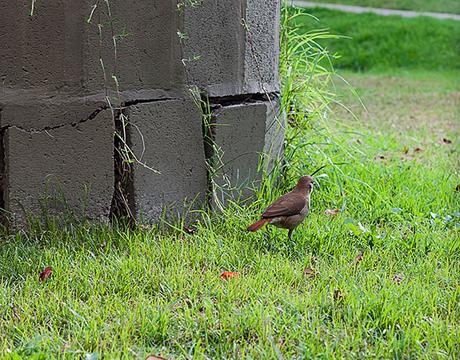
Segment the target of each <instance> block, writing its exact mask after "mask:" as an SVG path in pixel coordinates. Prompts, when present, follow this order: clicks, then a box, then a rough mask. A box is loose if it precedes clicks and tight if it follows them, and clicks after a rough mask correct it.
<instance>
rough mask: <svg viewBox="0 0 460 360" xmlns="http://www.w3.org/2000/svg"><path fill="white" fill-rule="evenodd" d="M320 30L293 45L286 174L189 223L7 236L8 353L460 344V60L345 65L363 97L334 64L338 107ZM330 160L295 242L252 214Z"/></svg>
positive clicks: (308, 352)
mask: <svg viewBox="0 0 460 360" xmlns="http://www.w3.org/2000/svg"><path fill="white" fill-rule="evenodd" d="M376 30H378V31H380V29H379V28H376ZM433 31H435V30H433ZM283 34H284V35H286V34H288V35H289V36H293V33H287V32H283ZM284 35H283V36H284ZM372 36H376V35H372ZM325 37H328V35H327V34H324V33H318V32H317V33H315V34H313V35H312V36H311V38H310V39H309V42H308V44H310V45H311V44H312V43H313V41H324V40H325V39H324V38H325ZM283 39H284V40H283V41H284V42H283V44H284V45H285V44H286V43H287V39H286V38H285V37H283ZM296 41H297V40H296ZM343 41H345V40H343ZM372 43H373V44H374V46H376V47H378V46H379V44H378V42H372ZM308 44H304V45H305V48H303V50H302V51H301V52H300V53H297V52H296V51H292V52H289V51H285V50H286V47H283V51H282V53H283V55H282V74H283V91H284V95H285V99H283V103H284V105H285V106H286V109H287V116H288V119H289V121H290V124H291V126H290V127H289V129H288V133H287V141H288V146H287V148H286V162H287V166H286V175H285V182H284V183H283V185H282V186H280V187H276V188H273V189H272V190H271V191H269V190H268V188H267V185H268V184H265V186H264V187H263V189H262V191H261V192H260V194H259V200H257V201H256V202H254V203H253V204H251V205H247V206H245V207H242V206H240V205H238V204H230V205H229V207H228V208H227V209H226V210H224V212H223V213H213V214H207V213H203V214H202V218H201V219H200V221H199V222H198V223H196V224H194V226H195V228H196V230H195V233H194V234H186V233H184V232H183V231H182V230H181V229H182V226H181V225H177V226H176V229H171V230H169V231H167V232H165V231H162V230H160V229H157V228H146V227H139V228H136V229H134V230H128V229H124V228H122V227H117V226H113V227H109V226H105V225H99V226H98V225H90V224H82V225H74V226H67V227H63V226H53V225H52V224H51V225H50V226H49V227H48V228H46V229H44V228H35V229H34V230H31V231H30V232H27V233H17V234H6V233H5V234H4V235H3V236H2V237H1V238H0V357H2V358H11V359H20V358H34V359H48V358H53V357H54V358H88V359H95V358H98V357H99V358H139V359H144V358H145V357H146V356H147V355H148V354H156V355H162V356H165V357H169V358H192V357H193V358H213V359H219V358H281V357H284V358H353V359H355V358H363V357H368V358H398V359H399V358H414V359H415V358H417V359H418V358H426V359H432V358H452V359H454V358H459V357H460V348H459V346H458V339H459V338H460V306H459V304H460V240H459V230H460V212H459V208H460V206H459V205H460V192H459V191H457V190H456V189H458V185H459V184H460V176H459V171H460V166H459V160H458V159H459V152H460V144H459V142H458V139H459V133H460V129H459V126H458V119H459V117H460V114H459V111H460V107H459V106H458V105H459V102H460V84H459V82H458V81H457V79H458V77H459V71H455V70H450V71H449V72H440V71H424V70H417V71H414V70H407V69H400V70H394V69H393V70H392V71H391V72H386V73H385V72H383V73H379V74H362V73H353V72H342V73H341V75H342V76H344V77H345V79H347V81H349V82H350V83H351V84H352V85H353V87H354V88H355V89H356V92H357V93H358V94H359V96H360V97H361V99H362V101H363V102H364V103H365V105H366V106H367V110H364V108H363V107H362V105H361V104H360V102H359V101H358V98H357V97H356V94H353V93H352V92H350V88H349V87H348V86H345V84H344V83H343V82H341V81H338V82H336V88H335V91H336V92H337V93H338V97H337V103H331V104H330V107H331V108H332V110H333V111H332V112H327V111H326V110H327V108H326V105H327V104H328V102H327V101H326V102H325V101H324V99H330V100H331V99H334V97H333V96H332V92H333V91H332V90H331V89H330V85H328V79H329V78H330V77H331V74H330V72H328V70H327V69H326V68H321V67H320V65H321V64H320V62H324V58H322V56H323V55H322V54H320V55H317V51H316V50H317V49H316V48H315V47H314V46H311V47H309V45H308ZM294 45H295V44H290V45H289V47H290V49H292V46H294ZM287 59H290V60H287ZM312 59H313V60H312ZM290 71H291V72H295V75H293V74H292V73H290ZM287 74H290V75H289V76H288V75H287ZM343 105H346V107H347V109H349V110H352V112H353V114H355V116H353V114H351V113H350V112H349V111H348V110H346V109H345V108H344V106H343ZM442 139H449V140H451V141H452V143H450V144H448V143H446V141H442ZM417 148H418V150H417ZM323 164H326V165H327V166H326V167H325V168H324V169H323V170H322V171H320V172H319V173H318V174H317V176H316V178H317V184H316V185H317V186H316V189H315V191H314V192H313V195H312V203H311V214H310V215H309V217H308V218H307V220H306V222H305V224H303V225H302V226H301V227H300V228H299V229H297V230H296V231H295V232H294V235H293V241H288V240H287V234H286V232H285V231H282V230H279V229H274V228H267V229H264V230H263V231H260V232H257V233H248V232H246V231H245V227H246V226H247V225H248V224H249V223H251V222H252V221H254V220H255V219H256V218H257V216H258V214H260V212H261V210H262V209H263V208H264V207H265V206H266V205H267V204H268V203H269V202H270V201H271V200H273V199H274V198H275V197H276V196H278V195H280V194H281V193H282V192H284V191H286V190H287V189H288V188H290V187H292V186H293V185H294V183H295V181H296V179H297V178H298V177H299V176H300V175H302V174H308V173H311V172H312V171H313V170H314V169H316V168H318V167H319V166H321V165H323ZM334 208H338V209H340V213H339V214H338V215H337V216H336V217H330V216H328V215H325V213H324V211H325V210H326V209H334ZM358 254H362V256H363V259H362V261H360V262H359V263H355V259H356V256H357V255H358ZM46 266H51V267H52V268H53V273H52V275H51V277H50V278H49V279H47V280H46V281H44V282H42V283H40V282H38V275H39V273H40V271H41V270H43V269H44V268H45V267H46ZM305 269H311V270H310V273H314V274H315V276H311V275H309V274H305V273H304V271H305ZM223 271H238V272H239V273H240V276H238V277H236V278H232V279H229V280H228V281H224V280H222V279H221V278H220V274H221V272H223Z"/></svg>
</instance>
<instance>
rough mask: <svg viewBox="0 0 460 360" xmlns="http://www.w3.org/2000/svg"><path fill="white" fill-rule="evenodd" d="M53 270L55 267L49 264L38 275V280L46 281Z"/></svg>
mask: <svg viewBox="0 0 460 360" xmlns="http://www.w3.org/2000/svg"><path fill="white" fill-rule="evenodd" d="M52 272H53V268H52V267H51V266H47V267H46V268H45V269H44V270H43V271H42V272H41V273H40V275H39V276H38V281H45V280H46V279H48V278H49V277H50V276H51V273H52Z"/></svg>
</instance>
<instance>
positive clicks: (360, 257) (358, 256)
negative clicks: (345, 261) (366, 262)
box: [353, 252, 364, 265]
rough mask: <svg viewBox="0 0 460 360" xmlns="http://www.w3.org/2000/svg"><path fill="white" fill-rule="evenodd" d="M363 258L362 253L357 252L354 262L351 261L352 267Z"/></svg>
mask: <svg viewBox="0 0 460 360" xmlns="http://www.w3.org/2000/svg"><path fill="white" fill-rule="evenodd" d="M363 258H364V257H363V253H362V252H359V253H358V255H356V257H355V260H353V265H358V264H359V263H360V262H361V261H363Z"/></svg>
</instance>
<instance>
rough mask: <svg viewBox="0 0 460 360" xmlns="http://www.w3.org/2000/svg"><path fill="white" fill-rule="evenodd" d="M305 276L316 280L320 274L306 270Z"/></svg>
mask: <svg viewBox="0 0 460 360" xmlns="http://www.w3.org/2000/svg"><path fill="white" fill-rule="evenodd" d="M303 274H304V275H305V276H306V277H307V278H309V279H314V278H315V277H316V275H317V274H318V273H317V272H316V270H315V269H312V268H305V270H304V271H303Z"/></svg>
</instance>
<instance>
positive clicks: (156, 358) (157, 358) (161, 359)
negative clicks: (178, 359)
mask: <svg viewBox="0 0 460 360" xmlns="http://www.w3.org/2000/svg"><path fill="white" fill-rule="evenodd" d="M145 360H168V359H166V358H164V357H163V356H158V355H149V356H147V358H146V359H145Z"/></svg>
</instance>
